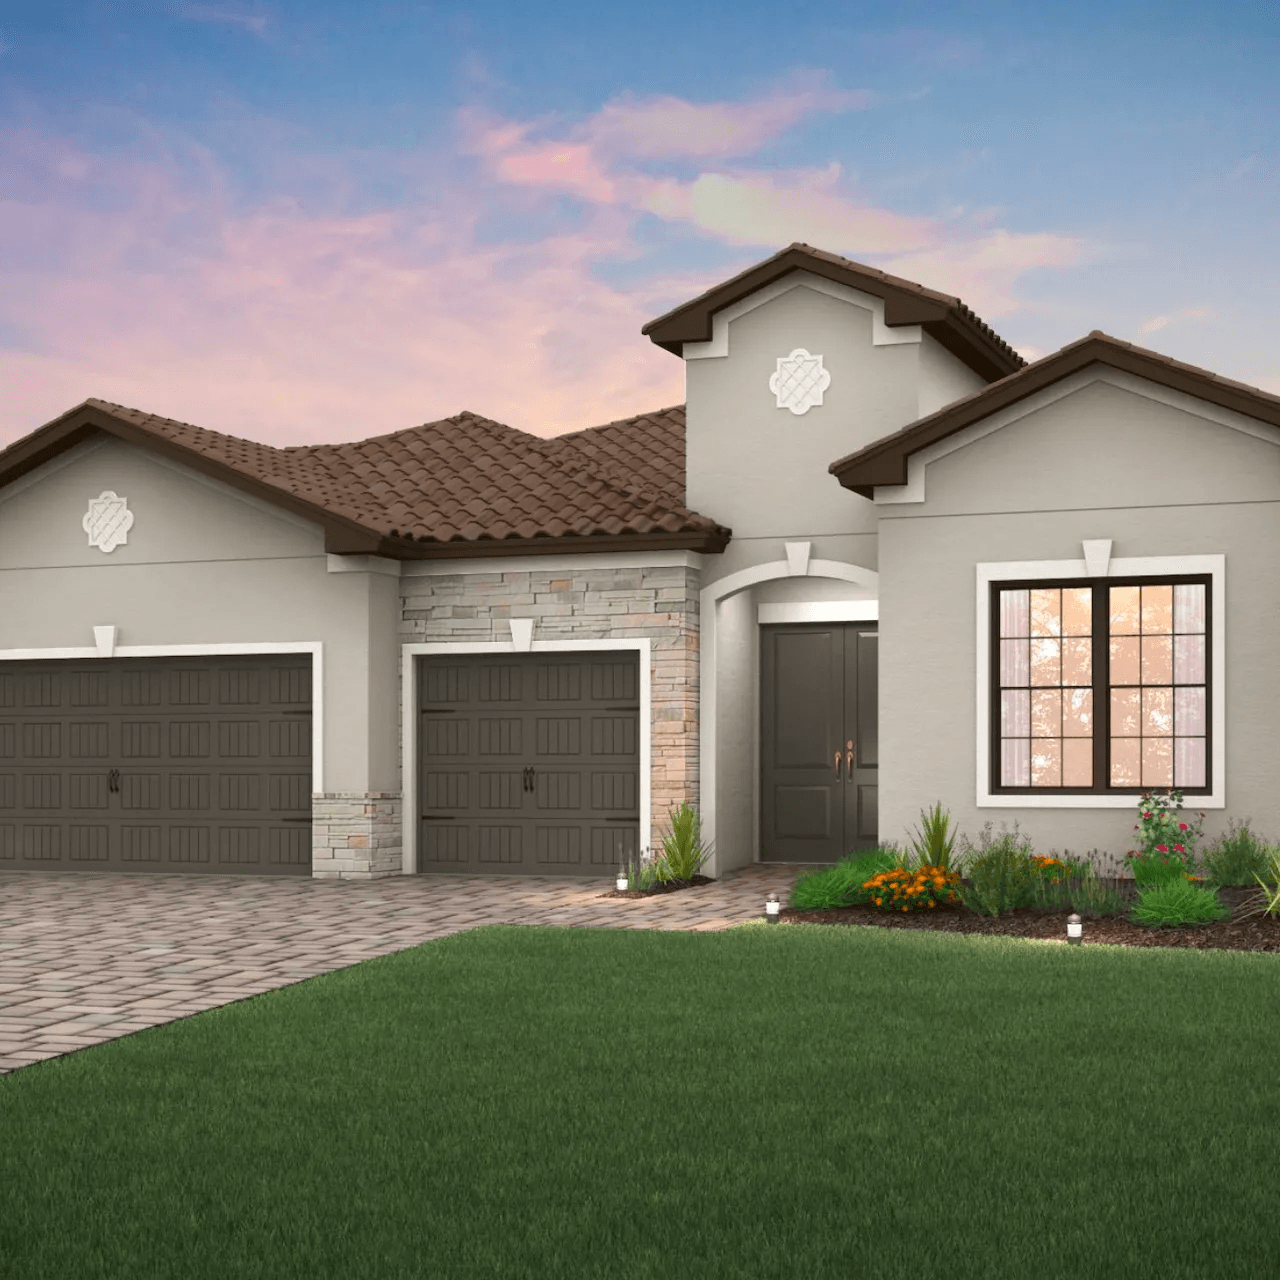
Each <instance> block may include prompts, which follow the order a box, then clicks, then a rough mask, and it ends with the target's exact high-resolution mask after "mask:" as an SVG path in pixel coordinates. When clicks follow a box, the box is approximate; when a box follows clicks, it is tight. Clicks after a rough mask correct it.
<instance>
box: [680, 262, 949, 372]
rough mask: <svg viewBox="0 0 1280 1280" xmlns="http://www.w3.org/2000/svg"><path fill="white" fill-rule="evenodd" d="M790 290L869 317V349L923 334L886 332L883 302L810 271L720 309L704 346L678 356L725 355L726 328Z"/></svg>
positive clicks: (905, 329)
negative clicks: (811, 293)
mask: <svg viewBox="0 0 1280 1280" xmlns="http://www.w3.org/2000/svg"><path fill="white" fill-rule="evenodd" d="M793 289H812V290H813V291H814V292H815V293H821V294H825V295H826V296H827V297H828V298H835V299H837V300H838V301H840V302H844V303H848V304H849V305H851V306H855V307H861V308H862V309H863V310H864V311H869V312H870V313H871V343H872V346H876V347H885V346H896V345H899V344H903V343H911V342H920V341H922V340H923V336H924V331H923V330H922V329H921V327H920V326H919V325H918V324H913V325H903V326H900V327H898V328H890V327H889V325H888V324H887V323H886V321H885V309H886V304H885V300H884V299H883V298H877V297H876V296H875V295H874V294H870V293H864V292H863V291H862V290H861V289H853V288H851V287H850V286H849V285H846V284H840V283H839V282H837V281H835V280H828V279H826V278H824V277H823V276H819V275H815V274H814V273H813V272H812V271H803V270H801V271H792V272H791V273H790V274H788V275H787V276H784V277H783V278H782V279H781V280H774V281H773V282H772V283H771V284H767V285H765V286H764V287H763V288H761V289H757V290H756V291H755V292H754V293H752V294H749V295H748V296H747V297H745V298H739V299H738V301H737V302H734V303H730V304H729V306H727V307H722V308H721V309H720V310H719V311H716V312H714V313H713V314H712V316H711V338H710V340H709V341H707V342H686V343H685V344H684V345H683V349H682V351H681V354H682V355H683V356H684V358H685V359H686V360H714V359H718V358H720V357H722V356H727V355H728V354H729V325H730V324H731V323H732V322H733V321H734V320H738V319H740V318H741V317H742V316H745V315H746V314H748V312H751V311H754V310H755V309H756V308H757V307H762V306H764V305H765V303H767V302H772V301H773V300H774V299H775V298H780V297H782V295H783V294H786V293H790V292H791V291H792V290H793Z"/></svg>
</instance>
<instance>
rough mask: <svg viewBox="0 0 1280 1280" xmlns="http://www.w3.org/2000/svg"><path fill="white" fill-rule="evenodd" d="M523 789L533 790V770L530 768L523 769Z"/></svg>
mask: <svg viewBox="0 0 1280 1280" xmlns="http://www.w3.org/2000/svg"><path fill="white" fill-rule="evenodd" d="M524 789H525V790H526V791H532V790H533V770H532V769H526V770H525V771H524Z"/></svg>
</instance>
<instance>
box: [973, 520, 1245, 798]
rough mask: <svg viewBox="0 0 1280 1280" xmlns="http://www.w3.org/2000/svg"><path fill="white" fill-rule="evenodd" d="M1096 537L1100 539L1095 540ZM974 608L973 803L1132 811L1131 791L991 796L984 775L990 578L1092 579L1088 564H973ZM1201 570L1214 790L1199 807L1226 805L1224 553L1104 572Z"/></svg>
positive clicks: (1148, 560)
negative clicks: (1206, 579) (1208, 600)
mask: <svg viewBox="0 0 1280 1280" xmlns="http://www.w3.org/2000/svg"><path fill="white" fill-rule="evenodd" d="M1098 541H1101V539H1099V540H1098ZM976 570H977V573H976V579H977V581H976V607H977V640H978V644H977V658H978V661H977V680H976V685H977V726H978V728H977V738H976V746H977V803H978V807H979V808H980V809H1132V808H1133V807H1134V805H1135V804H1136V803H1137V801H1136V798H1135V797H1134V796H1132V795H1087V796H1078V795H1077V796H1062V795H1043V796H1035V795H993V794H992V793H991V789H990V786H989V780H988V778H987V761H988V756H989V752H990V734H991V703H990V694H991V674H990V666H989V663H990V657H991V655H990V653H989V651H988V645H989V644H990V643H991V634H990V599H991V597H990V588H991V584H992V583H993V582H1001V581H1006V580H1011V579H1018V578H1043V579H1045V580H1055V579H1063V578H1091V577H1094V576H1095V575H1094V574H1092V573H1090V572H1089V566H1088V564H1086V562H1085V561H1084V560H1083V559H1081V560H1010V561H1006V562H1003V563H989V564H978V565H977V566H976ZM1166 573H1167V574H1182V573H1203V574H1208V575H1210V579H1211V581H1212V583H1213V593H1212V600H1213V622H1212V637H1213V646H1212V647H1213V657H1212V661H1211V670H1210V679H1211V680H1212V686H1211V687H1212V689H1213V698H1212V701H1213V712H1212V716H1211V723H1212V733H1213V752H1212V762H1211V766H1210V767H1211V770H1212V773H1213V792H1212V794H1210V795H1207V796H1199V795H1198V796H1193V797H1191V798H1190V802H1189V803H1190V804H1191V806H1192V807H1193V808H1199V809H1223V808H1225V807H1226V778H1225V776H1224V773H1225V768H1226V758H1227V745H1226V716H1227V709H1226V701H1227V699H1226V688H1227V686H1226V671H1227V667H1226V593H1225V587H1226V556H1224V555H1203V556H1128V557H1124V556H1122V557H1117V558H1114V559H1112V560H1110V561H1109V563H1108V565H1107V572H1106V576H1107V577H1109V578H1124V577H1131V576H1137V575H1139V574H1147V575H1152V576H1154V575H1158V574H1166Z"/></svg>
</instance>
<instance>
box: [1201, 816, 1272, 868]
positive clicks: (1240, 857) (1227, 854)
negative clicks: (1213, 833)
mask: <svg viewBox="0 0 1280 1280" xmlns="http://www.w3.org/2000/svg"><path fill="white" fill-rule="evenodd" d="M1267 863H1268V857H1267V846H1266V845H1265V844H1263V843H1262V841H1260V840H1259V839H1258V837H1257V836H1255V835H1254V834H1253V832H1252V831H1250V830H1249V820H1248V819H1247V818H1246V819H1245V820H1244V822H1240V823H1237V822H1236V821H1235V820H1234V819H1233V820H1232V821H1231V823H1230V824H1229V826H1228V828H1227V834H1226V835H1225V836H1220V837H1219V838H1218V840H1217V842H1216V843H1215V844H1213V845H1211V846H1210V847H1209V848H1207V849H1206V850H1205V851H1204V869H1205V871H1206V872H1208V875H1209V882H1210V883H1211V884H1215V885H1252V884H1253V883H1254V881H1255V880H1256V879H1257V878H1258V876H1259V875H1261V874H1263V873H1264V872H1265V871H1266V870H1267Z"/></svg>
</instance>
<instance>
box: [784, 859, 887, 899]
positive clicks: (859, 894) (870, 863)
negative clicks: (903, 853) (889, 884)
mask: <svg viewBox="0 0 1280 1280" xmlns="http://www.w3.org/2000/svg"><path fill="white" fill-rule="evenodd" d="M897 865H898V858H897V851H896V850H894V849H885V848H879V849H872V850H869V851H868V850H863V851H861V852H855V853H851V854H849V855H847V856H846V857H844V858H842V859H841V860H840V861H839V862H837V863H836V865H835V866H834V867H824V868H823V869H822V870H821V871H810V872H807V873H806V874H804V875H802V876H799V877H797V879H796V882H795V884H793V885H792V886H791V896H790V899H789V903H788V905H790V906H792V907H796V908H798V909H799V910H802V911H820V910H822V909H824V908H826V907H851V906H856V905H857V904H858V903H862V902H866V901H867V900H868V899H869V898H870V896H871V891H870V890H869V889H867V888H865V887H864V886H865V885H866V882H867V881H868V880H870V879H871V878H872V876H876V875H879V874H880V872H882V871H891V870H892V869H893V868H894V867H896V866H897Z"/></svg>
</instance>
